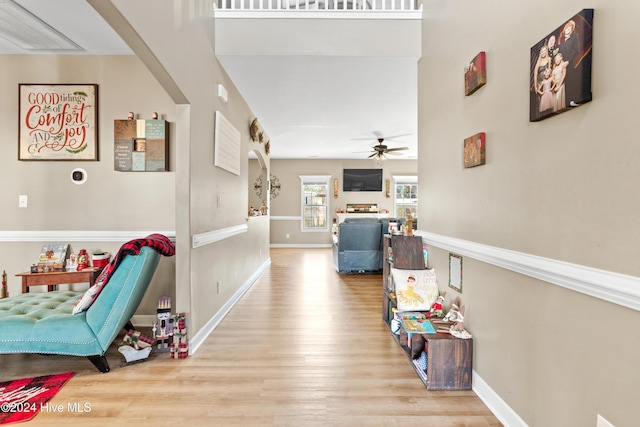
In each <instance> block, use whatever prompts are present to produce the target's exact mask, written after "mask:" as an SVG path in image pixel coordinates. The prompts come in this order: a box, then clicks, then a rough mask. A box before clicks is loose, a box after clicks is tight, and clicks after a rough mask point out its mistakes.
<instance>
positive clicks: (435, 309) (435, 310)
mask: <svg viewBox="0 0 640 427" xmlns="http://www.w3.org/2000/svg"><path fill="white" fill-rule="evenodd" d="M446 295H447V293H446V292H445V293H444V294H442V295H440V296H438V298H436V300H435V301H434V302H433V304H431V310H429V313H427V317H428V318H430V319H431V318H434V317H437V318H442V317H444V311H443V309H442V304H444V298H445V296H446Z"/></svg>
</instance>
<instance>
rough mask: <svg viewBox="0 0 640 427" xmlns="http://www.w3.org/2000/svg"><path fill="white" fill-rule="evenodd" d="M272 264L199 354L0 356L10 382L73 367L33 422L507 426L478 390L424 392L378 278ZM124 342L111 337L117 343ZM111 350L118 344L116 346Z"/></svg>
mask: <svg viewBox="0 0 640 427" xmlns="http://www.w3.org/2000/svg"><path fill="white" fill-rule="evenodd" d="M271 260H272V264H271V266H270V268H268V269H267V270H266V271H265V272H264V273H263V275H262V276H261V277H260V278H259V279H258V281H257V282H256V283H255V284H254V286H253V287H252V288H251V289H249V291H247V293H246V294H245V295H244V296H243V298H242V299H241V300H240V301H239V302H238V304H236V306H235V307H234V308H233V309H232V310H231V312H230V313H229V314H228V315H227V316H226V317H225V318H224V319H223V320H222V322H221V323H220V324H219V325H218V327H217V328H216V329H215V330H214V332H213V333H212V334H211V335H210V336H209V337H208V338H207V340H206V342H205V343H204V344H203V345H202V346H201V347H200V349H199V350H198V351H197V352H196V354H195V355H193V356H190V357H188V358H187V359H184V360H171V359H169V357H168V354H159V355H156V356H155V357H153V358H152V359H150V360H149V361H147V362H144V363H139V364H134V365H130V366H123V363H122V361H121V356H120V354H119V353H117V351H110V354H109V355H108V356H109V359H110V364H111V366H112V371H111V372H109V373H108V374H98V373H97V371H95V369H94V368H93V366H91V364H90V363H89V362H88V361H86V360H84V359H80V358H73V357H62V356H46V357H45V356H39V355H2V356H0V365H1V366H2V371H3V377H4V376H5V375H6V374H7V373H10V376H11V377H24V376H27V375H44V374H50V373H56V372H64V371H65V370H66V369H67V370H73V371H75V372H76V375H75V376H74V377H73V378H72V379H71V380H70V381H69V383H68V384H67V385H66V386H65V387H64V388H63V389H62V390H61V391H60V393H58V395H57V396H56V397H55V398H54V399H53V400H52V403H61V404H64V405H66V403H67V402H78V401H82V402H90V403H91V407H92V410H91V412H90V413H83V414H68V413H67V414H59V413H58V414H56V413H44V412H43V413H40V414H39V415H37V417H36V418H35V420H34V421H33V425H38V426H40V425H59V423H60V421H61V418H62V417H64V424H65V425H67V426H70V425H107V424H109V425H114V424H120V423H123V422H125V420H126V422H127V423H128V424H135V423H140V424H141V425H156V426H160V425H176V424H180V425H194V426H197V425H220V426H222V425H224V426H229V425H236V426H385V427H387V426H403V427H405V426H409V425H420V426H438V427H447V426H451V427H453V426H467V427H469V426H500V425H501V424H500V422H499V421H498V420H497V419H496V418H495V417H494V416H493V415H492V414H491V412H490V411H489V410H488V409H487V408H486V406H485V405H484V404H483V403H482V401H481V400H480V399H479V398H478V397H477V396H476V395H475V394H474V393H473V392H472V391H450V392H446V391H427V390H426V389H425V388H424V386H423V384H422V382H421V381H420V379H419V378H418V376H417V374H416V373H415V372H414V371H413V369H412V368H411V366H410V364H409V361H408V360H407V358H406V357H405V355H404V353H403V351H402V350H401V349H400V347H399V346H398V345H397V344H396V342H395V341H394V339H393V337H392V336H391V334H390V333H389V331H388V329H387V328H386V326H385V325H384V323H383V322H382V319H381V283H380V281H381V276H380V275H349V276H340V275H338V274H337V273H336V271H335V269H334V267H333V262H332V258H331V250H329V249H272V250H271ZM116 344H118V342H116V343H115V344H114V346H112V347H115V348H117V345H116ZM115 348H112V350H115Z"/></svg>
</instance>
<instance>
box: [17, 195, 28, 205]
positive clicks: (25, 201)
mask: <svg viewBox="0 0 640 427" xmlns="http://www.w3.org/2000/svg"><path fill="white" fill-rule="evenodd" d="M27 204H28V197H27V195H26V194H21V195H19V196H18V207H19V208H26V207H27Z"/></svg>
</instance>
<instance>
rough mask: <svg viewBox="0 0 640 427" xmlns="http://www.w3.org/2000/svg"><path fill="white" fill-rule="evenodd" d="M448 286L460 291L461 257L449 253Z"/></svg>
mask: <svg viewBox="0 0 640 427" xmlns="http://www.w3.org/2000/svg"><path fill="white" fill-rule="evenodd" d="M449 287H450V288H451V289H454V290H456V291H458V292H460V293H462V257H461V256H460V255H456V254H452V253H449Z"/></svg>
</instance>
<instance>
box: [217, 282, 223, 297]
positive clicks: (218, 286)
mask: <svg viewBox="0 0 640 427" xmlns="http://www.w3.org/2000/svg"><path fill="white" fill-rule="evenodd" d="M220 292H222V281H221V280H218V282H217V283H216V293H218V294H219V293H220Z"/></svg>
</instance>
